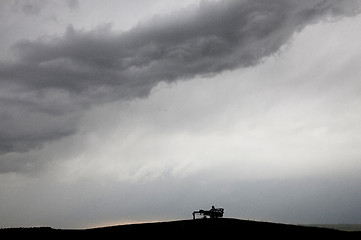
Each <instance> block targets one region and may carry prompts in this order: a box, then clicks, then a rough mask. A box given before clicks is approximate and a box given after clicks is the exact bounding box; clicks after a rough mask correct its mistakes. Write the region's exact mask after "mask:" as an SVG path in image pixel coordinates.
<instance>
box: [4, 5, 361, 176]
mask: <svg viewBox="0 0 361 240" xmlns="http://www.w3.org/2000/svg"><path fill="white" fill-rule="evenodd" d="M359 10H360V1H358V0H346V1H336V0H330V1H323V0H315V1H302V2H301V1H295V0H292V1H288V0H277V1H267V0H259V1H235V0H225V1H219V2H202V3H201V4H200V5H199V7H198V8H196V9H186V10H183V11H179V12H176V13H172V15H166V16H158V17H154V18H152V19H150V20H149V21H147V22H141V23H139V24H138V25H137V26H135V27H134V28H132V29H130V30H128V31H124V32H119V31H114V30H112V28H111V25H104V26H101V27H98V28H96V29H93V30H89V31H88V30H81V29H74V28H73V27H72V26H69V27H68V28H67V30H66V32H65V33H64V35H63V36H47V37H42V38H39V39H38V40H36V41H34V40H33V41H30V40H22V41H18V42H17V43H15V44H14V45H13V51H14V53H15V54H16V59H15V60H12V61H7V62H2V63H0V118H1V121H0V153H1V154H2V156H1V157H0V160H1V162H0V172H9V171H23V170H24V164H25V163H21V164H20V163H19V162H17V161H9V159H10V158H9V154H11V153H17V152H27V151H31V150H32V149H34V148H37V147H41V146H42V145H43V144H45V143H47V142H49V141H54V140H58V139H61V138H63V137H65V136H70V135H72V134H74V133H76V132H77V131H78V129H79V119H80V118H81V116H82V115H83V114H84V111H86V110H87V109H89V108H90V107H92V106H95V105H99V104H102V103H105V102H109V101H114V100H132V99H135V98H143V97H147V96H148V95H149V93H150V91H151V90H152V89H153V88H154V86H156V85H157V84H158V83H160V82H174V81H177V80H185V79H191V78H193V77H195V76H209V75H214V74H217V73H220V72H223V71H225V70H232V69H236V68H240V67H249V66H253V65H256V64H257V63H259V62H260V61H262V59H263V58H264V57H267V56H270V55H272V54H275V53H277V52H278V51H279V50H280V48H281V47H282V46H283V45H285V44H286V43H287V42H288V41H289V40H290V38H291V37H292V36H293V34H294V33H296V32H297V31H300V30H301V29H303V28H304V27H305V26H306V25H308V24H312V23H315V22H317V21H320V20H322V19H334V18H337V17H343V16H352V15H355V14H358V13H359ZM32 14H36V12H34V11H32ZM28 164H29V163H27V165H28Z"/></svg>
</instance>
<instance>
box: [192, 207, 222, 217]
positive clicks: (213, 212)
mask: <svg viewBox="0 0 361 240" xmlns="http://www.w3.org/2000/svg"><path fill="white" fill-rule="evenodd" d="M196 214H199V215H203V218H207V216H208V217H210V218H219V217H223V214H224V209H223V208H215V207H214V206H212V208H211V209H210V210H203V209H201V210H199V211H194V212H193V213H192V215H193V219H196Z"/></svg>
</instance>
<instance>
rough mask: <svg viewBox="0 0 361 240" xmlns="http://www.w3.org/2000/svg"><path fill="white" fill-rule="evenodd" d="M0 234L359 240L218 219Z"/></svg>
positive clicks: (301, 228) (356, 234)
mask: <svg viewBox="0 0 361 240" xmlns="http://www.w3.org/2000/svg"><path fill="white" fill-rule="evenodd" d="M0 233H8V234H27V236H30V235H34V236H47V237H49V236H54V237H56V236H66V237H68V236H69V237H72V236H74V237H75V236H76V237H79V236H81V237H94V236H99V237H107V236H113V237H114V236H122V237H126V236H132V237H137V236H139V237H140V236H146V237H152V236H154V237H157V238H161V239H163V238H164V239H165V238H169V237H170V236H173V237H194V236H198V237H199V236H202V237H218V236H219V237H225V236H232V238H234V237H235V236H239V237H244V236H252V237H255V236H256V237H257V236H260V237H261V236H262V237H265V236H267V237H268V236H275V237H283V236H285V237H288V238H289V237H294V236H297V237H299V236H315V234H318V236H332V237H334V236H342V237H346V238H347V239H348V238H349V237H351V238H354V237H355V238H356V237H357V238H359V237H360V236H361V232H345V231H340V230H335V229H328V228H321V227H314V226H302V225H292V224H285V223H273V222H261V221H251V220H242V219H235V218H218V219H196V220H192V219H188V220H174V221H165V222H150V223H135V224H125V225H114V226H105V227H98V228H89V229H83V230H75V229H54V228H49V227H38V228H8V229H0Z"/></svg>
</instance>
